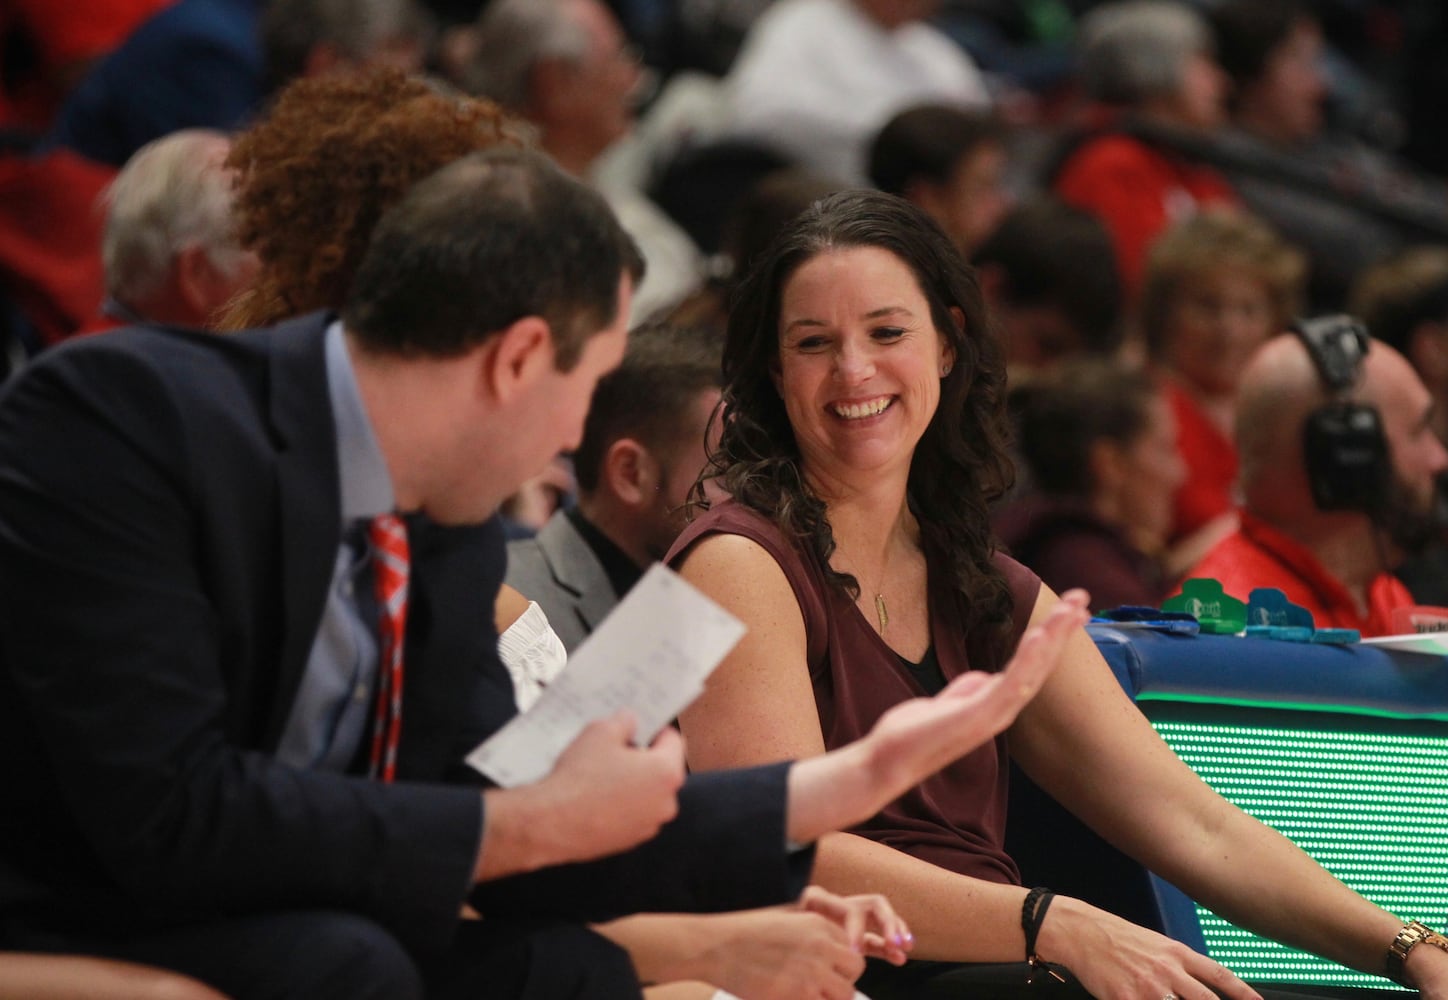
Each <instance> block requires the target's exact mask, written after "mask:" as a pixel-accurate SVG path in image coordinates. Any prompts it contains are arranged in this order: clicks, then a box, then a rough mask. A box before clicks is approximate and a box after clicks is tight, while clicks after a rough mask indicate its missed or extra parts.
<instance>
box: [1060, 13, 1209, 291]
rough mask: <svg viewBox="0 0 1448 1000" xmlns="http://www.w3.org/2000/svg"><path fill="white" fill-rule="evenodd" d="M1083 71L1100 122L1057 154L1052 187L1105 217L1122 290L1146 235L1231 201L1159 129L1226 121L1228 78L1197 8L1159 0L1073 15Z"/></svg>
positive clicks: (1187, 131)
mask: <svg viewBox="0 0 1448 1000" xmlns="http://www.w3.org/2000/svg"><path fill="white" fill-rule="evenodd" d="M1081 79H1082V85H1083V87H1084V88H1085V90H1086V94H1087V96H1088V97H1090V98H1091V99H1092V100H1093V101H1095V102H1097V103H1098V105H1099V107H1098V108H1097V109H1096V110H1097V111H1098V112H1099V114H1100V117H1101V119H1102V120H1103V121H1104V122H1105V123H1106V128H1104V129H1103V130H1101V131H1100V132H1098V133H1095V134H1088V136H1087V137H1086V138H1085V139H1084V140H1082V141H1080V143H1079V145H1077V146H1076V147H1075V149H1074V150H1072V151H1070V152H1069V153H1068V154H1067V155H1066V156H1065V158H1064V159H1063V160H1062V162H1061V164H1060V166H1059V168H1058V169H1057V170H1056V172H1055V176H1054V179H1053V181H1052V186H1053V187H1054V189H1055V191H1056V193H1057V194H1059V195H1060V196H1061V197H1062V198H1063V199H1065V200H1066V201H1067V202H1069V203H1070V204H1072V205H1075V206H1077V207H1078V208H1083V209H1085V210H1086V211H1088V212H1091V213H1092V214H1094V215H1096V216H1097V217H1098V218H1100V219H1101V221H1102V222H1104V223H1105V224H1106V228H1107V229H1108V230H1110V232H1111V238H1112V241H1113V243H1114V244H1115V247H1116V260H1117V264H1118V266H1119V267H1120V269H1121V276H1122V280H1123V282H1124V283H1125V285H1126V289H1127V292H1128V294H1129V295H1131V296H1134V295H1135V293H1136V291H1137V289H1138V287H1139V285H1140V282H1141V272H1142V265H1143V262H1144V260H1145V258H1146V251H1147V248H1148V247H1149V246H1150V245H1151V241H1152V240H1153V239H1155V238H1156V236H1157V235H1158V234H1159V233H1161V232H1162V231H1163V230H1164V229H1166V228H1167V226H1169V225H1170V224H1171V223H1173V222H1176V221H1179V220H1181V219H1185V218H1187V217H1188V216H1190V215H1192V214H1194V213H1195V212H1197V211H1198V210H1199V209H1201V208H1204V207H1206V206H1209V205H1236V204H1237V196H1236V194H1235V193H1234V192H1233V191H1232V188H1231V186H1230V185H1229V184H1228V183H1227V181H1226V180H1225V179H1224V178H1223V177H1222V176H1221V175H1220V174H1218V173H1217V172H1216V171H1215V170H1213V169H1211V168H1210V167H1206V166H1202V165H1199V164H1194V163H1191V162H1189V161H1187V160H1186V159H1183V158H1182V157H1181V156H1179V155H1177V154H1175V153H1173V152H1172V151H1171V150H1170V149H1168V148H1167V146H1166V145H1165V144H1164V143H1163V142H1160V141H1157V137H1161V138H1170V137H1172V136H1181V135H1187V136H1190V135H1194V134H1205V133H1209V132H1211V131H1214V130H1216V129H1218V128H1219V127H1220V126H1221V125H1222V124H1223V123H1224V122H1225V120H1226V110H1225V106H1224V98H1225V94H1226V87H1227V78H1226V75H1225V74H1224V73H1223V72H1222V70H1221V68H1220V67H1219V66H1218V65H1217V63H1216V61H1215V59H1214V58H1213V55H1212V36H1211V32H1210V30H1209V28H1208V26H1207V24H1206V22H1205V21H1203V20H1202V18H1201V16H1200V15H1199V14H1197V13H1196V12H1195V11H1193V10H1192V9H1191V8H1190V7H1187V6H1186V5H1184V4H1178V3H1170V2H1166V0H1123V2H1119V3H1111V4H1106V5H1103V6H1101V7H1099V8H1097V9H1095V10H1093V11H1092V12H1091V13H1090V14H1089V15H1088V16H1087V17H1086V18H1085V19H1084V20H1083V21H1082V24H1081Z"/></svg>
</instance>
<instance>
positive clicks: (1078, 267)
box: [971, 196, 1122, 376]
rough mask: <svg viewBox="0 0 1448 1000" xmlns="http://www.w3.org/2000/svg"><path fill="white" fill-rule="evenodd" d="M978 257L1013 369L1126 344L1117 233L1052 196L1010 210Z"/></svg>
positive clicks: (1016, 372)
mask: <svg viewBox="0 0 1448 1000" xmlns="http://www.w3.org/2000/svg"><path fill="white" fill-rule="evenodd" d="M971 263H973V264H974V265H975V268H976V273H977V275H978V276H979V279H980V290H981V293H982V294H983V295H984V296H985V301H986V304H987V305H988V306H989V307H990V315H991V321H992V324H993V325H994V327H995V331H996V335H997V336H998V337H999V338H1000V342H1001V350H1002V351H1003V352H1004V353H1005V357H1006V364H1007V366H1008V367H1009V368H1010V371H1011V374H1012V375H1013V376H1015V375H1019V374H1021V373H1022V372H1026V371H1029V370H1031V369H1034V368H1046V367H1049V366H1051V365H1053V364H1056V363H1057V362H1059V361H1062V360H1064V359H1066V358H1069V357H1075V356H1079V355H1083V354H1084V355H1090V356H1093V357H1110V356H1112V355H1113V354H1115V353H1116V350H1117V348H1119V347H1120V346H1121V340H1122V323H1121V320H1122V316H1121V311H1122V294H1121V279H1120V276H1119V275H1118V273H1117V270H1116V259H1115V257H1114V256H1113V255H1112V252H1111V237H1110V236H1109V235H1107V232H1106V229H1105V227H1104V226H1102V225H1101V223H1100V222H1098V221H1096V219H1095V218H1093V217H1092V216H1090V215H1088V214H1087V213H1085V212H1083V211H1082V210H1081V209H1079V208H1072V207H1071V206H1070V205H1067V204H1065V203H1064V202H1061V201H1058V200H1057V199H1055V198H1053V197H1050V196H1042V197H1037V198H1032V199H1030V200H1028V201H1024V202H1022V203H1021V204H1019V205H1017V206H1015V207H1014V208H1012V209H1011V210H1010V212H1009V213H1008V214H1007V215H1006V217H1005V218H1004V219H1003V220H1001V223H1000V225H999V226H997V227H996V230H995V232H994V233H993V234H991V236H990V237H989V238H988V239H987V240H986V241H985V243H984V244H983V245H982V246H981V247H980V248H979V249H978V250H977V251H976V252H975V256H974V257H973V258H972V260H971Z"/></svg>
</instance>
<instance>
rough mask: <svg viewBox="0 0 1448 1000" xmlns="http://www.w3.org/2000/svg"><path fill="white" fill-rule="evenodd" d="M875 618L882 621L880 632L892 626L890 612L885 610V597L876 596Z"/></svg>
mask: <svg viewBox="0 0 1448 1000" xmlns="http://www.w3.org/2000/svg"><path fill="white" fill-rule="evenodd" d="M875 617H876V618H878V619H879V620H880V631H881V632H884V631H885V628H886V627H887V626H888V625H889V624H890V612H888V611H886V610H885V595H884V594H876V595H875Z"/></svg>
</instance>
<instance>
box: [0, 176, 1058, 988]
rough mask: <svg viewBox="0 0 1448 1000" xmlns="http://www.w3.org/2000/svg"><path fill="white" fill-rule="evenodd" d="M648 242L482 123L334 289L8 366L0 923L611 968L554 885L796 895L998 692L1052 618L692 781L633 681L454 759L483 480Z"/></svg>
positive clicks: (617, 909) (473, 705)
mask: <svg viewBox="0 0 1448 1000" xmlns="http://www.w3.org/2000/svg"><path fill="white" fill-rule="evenodd" d="M635 260H636V256H635V255H634V253H633V251H632V249H631V244H630V243H629V242H628V240H627V238H626V237H625V236H624V235H623V234H622V232H621V230H620V229H619V228H618V225H617V223H616V222H615V220H614V219H613V217H612V215H611V214H610V213H609V212H608V210H607V208H606V206H605V205H604V204H603V203H602V202H601V201H600V200H599V199H598V198H597V196H596V195H593V194H592V193H590V192H589V191H587V189H585V188H583V187H582V186H580V185H578V184H577V183H576V182H574V181H571V180H569V179H568V178H566V177H565V176H564V175H562V174H561V173H559V172H558V171H557V170H556V169H555V168H553V167H551V166H550V165H549V164H548V163H547V162H546V161H545V160H544V159H542V158H541V157H539V156H537V155H535V154H529V153H524V152H518V151H507V152H495V153H490V154H482V155H480V156H477V157H472V158H469V159H467V160H464V161H461V162H459V163H456V164H454V165H453V166H451V167H449V168H447V169H446V170H444V171H442V172H440V173H439V174H438V175H436V176H434V177H433V178H431V179H429V180H428V181H426V182H424V183H423V184H422V185H419V187H418V188H417V189H416V190H414V191H413V192H412V194H411V195H410V196H409V197H408V198H407V199H405V200H404V202H403V203H402V204H401V205H399V206H398V207H397V208H396V209H394V210H393V211H392V212H391V213H389V215H388V216H387V217H385V218H384V219H383V221H382V223H381V224H380V225H379V227H378V230H377V233H376V235H375V237H374V240H373V244H372V247H371V250H370V251H369V254H368V258H367V260H366V261H365V262H364V264H363V266H362V268H361V271H360V273H359V276H358V279H357V282H356V288H357V292H356V294H354V295H353V296H352V298H351V300H350V302H349V305H348V308H347V310H346V312H345V314H344V318H343V320H342V321H339V322H333V321H331V320H330V319H328V318H324V317H308V318H303V319H300V320H297V321H293V322H291V323H288V324H283V325H282V326H280V327H277V328H274V329H271V330H263V331H257V332H254V333H251V334H244V335H240V336H237V337H232V338H214V337H209V336H204V335H191V334H187V333H185V332H183V331H176V330H172V331H164V330H143V329H136V330H130V331H122V332H119V333H114V334H108V335H106V336H104V337H97V338H89V339H88V340H87V341H85V342H81V343H76V344H73V345H67V346H65V347H64V348H61V349H59V350H57V351H55V352H53V353H51V354H49V355H47V356H45V357H43V358H42V359H40V360H39V361H38V362H37V363H36V364H35V365H34V366H32V368H31V369H30V370H29V371H28V372H27V373H26V374H25V375H23V376H22V377H21V378H19V379H18V380H17V381H16V382H15V383H13V384H12V385H11V387H10V388H9V389H8V390H7V392H6V393H5V395H4V397H3V399H0V593H3V595H4V600H3V601H0V793H3V796H4V800H5V803H6V808H5V810H4V811H3V814H0V948H26V949H30V950H50V951H77V950H84V951H90V952H93V953H98V954H103V955H109V956H114V957H120V958H128V959H133V960H139V961H143V962H148V963H151V964H155V965H160V966H165V967H168V968H173V969H177V970H180V971H182V972H186V973H188V974H190V975H193V976H196V977H197V978H199V979H202V980H203V981H205V982H207V983H210V984H212V985H214V986H216V987H218V988H219V989H221V990H223V991H225V992H227V993H229V994H231V995H233V996H236V997H253V996H269V997H270V996H297V997H302V996H306V997H324V996H338V997H343V996H345V997H370V996H376V997H389V998H405V997H419V996H423V995H427V996H462V995H467V996H480V995H488V996H498V997H512V996H528V997H544V998H547V997H615V996H633V995H636V994H637V983H636V981H635V979H634V976H633V973H632V969H631V967H630V966H629V964H628V962H627V959H626V957H625V956H624V955H623V954H622V952H620V951H619V950H617V949H616V948H614V947H613V946H612V945H610V944H608V943H606V942H604V941H602V940H601V939H599V938H597V937H595V936H594V935H592V934H591V933H589V932H587V931H585V930H583V929H582V928H581V927H579V926H577V924H576V922H578V921H583V920H593V919H600V918H603V917H606V916H609V915H613V914H619V913H624V912H631V911H634V910H638V909H654V910H677V909H701V908H721V909H722V908H738V907H744V906H751V905H758V904H761V903H767V902H770V901H775V900H781V899H785V898H789V897H790V896H791V895H792V894H793V893H795V892H797V891H798V890H799V888H800V887H801V886H802V884H803V879H804V876H805V874H806V872H805V869H807V866H808V862H809V859H810V858H809V852H808V851H807V850H805V851H797V852H793V853H790V852H787V851H786V849H785V845H786V844H787V843H795V844H807V843H809V842H811V841H813V840H814V839H815V838H817V837H818V836H819V835H820V834H822V833H823V832H825V831H826V830H829V829H832V828H835V827H838V826H840V825H842V824H846V823H849V822H854V821H857V820H858V819H861V818H863V817H864V816H866V815H868V814H870V813H872V812H873V811H874V810H875V809H876V808H878V807H879V805H880V804H882V803H883V802H884V801H886V800H887V799H888V798H890V797H893V796H894V795H895V794H898V792H899V791H901V790H902V789H903V788H904V787H907V786H908V785H909V784H910V783H913V781H914V780H917V779H918V777H919V776H921V775H922V774H924V773H927V772H928V771H930V770H933V769H934V768H936V767H939V766H940V765H942V764H943V763H945V762H946V761H947V760H949V759H953V758H954V757H955V756H957V755H958V754H959V753H962V752H964V751H965V750H967V749H969V748H970V747H971V746H974V745H975V744H976V743H978V742H979V741H980V740H981V739H983V738H986V737H988V736H989V735H991V734H993V733H994V732H995V731H998V730H999V729H1000V728H1002V727H1004V726H1005V725H1006V724H1007V722H1008V721H1009V720H1010V718H1011V717H1012V716H1013V715H1014V712H1015V711H1016V710H1018V709H1019V707H1020V706H1021V705H1022V704H1023V703H1024V701H1025V700H1026V698H1027V697H1028V695H1029V691H1030V690H1031V689H1032V688H1033V687H1034V686H1035V685H1036V684H1038V683H1039V681H1040V678H1041V676H1042V675H1043V673H1044V672H1045V670H1047V669H1049V666H1050V665H1051V663H1052V662H1053V661H1054V656H1055V653H1056V651H1057V650H1058V649H1059V645H1060V643H1061V642H1062V641H1063V639H1064V634H1065V632H1064V629H1065V627H1066V625H1068V624H1070V622H1069V621H1068V620H1067V619H1066V618H1064V617H1063V618H1062V619H1061V621H1060V622H1059V623H1058V626H1057V628H1056V629H1055V630H1054V631H1053V632H1051V633H1049V634H1047V635H1046V636H1045V637H1044V638H1042V639H1040V640H1039V641H1037V642H1036V643H1035V644H1034V645H1033V646H1030V647H1029V648H1028V649H1027V650H1026V652H1025V654H1024V655H1023V656H1022V657H1018V661H1019V662H1020V663H1021V664H1022V669H1019V670H1016V671H1015V672H1012V673H1009V674H1008V675H1005V678H1004V681H1005V682H1004V683H995V684H989V685H985V686H982V685H981V684H980V683H979V681H978V679H977V681H976V682H973V683H972V684H970V685H961V686H958V687H957V688H956V689H954V693H953V694H952V695H948V696H945V697H942V698H938V699H936V700H934V701H932V702H922V703H915V704H913V705H912V706H909V707H907V709H906V710H905V711H902V712H900V713H897V714H895V715H894V717H893V719H892V718H888V717H887V718H886V719H885V720H883V721H882V723H881V725H880V726H879V727H878V728H877V730H876V731H875V732H874V733H872V735H871V736H870V737H867V738H866V739H865V740H864V741H861V742H860V743H857V744H854V745H853V746H852V747H849V748H846V749H845V750H842V751H838V752H836V753H834V754H830V755H826V756H825V757H821V758H816V759H813V760H810V761H806V762H802V763H799V764H795V765H777V766H773V767H766V768H761V769H756V770H752V771H745V772H738V773H732V774H731V773H725V774H722V775H719V776H707V777H706V778H702V779H693V780H690V781H689V782H688V783H686V784H683V785H682V790H681V783H682V782H683V767H682V750H681V746H680V743H679V740H678V737H677V736H676V735H675V734H673V733H671V732H666V733H665V734H664V735H663V736H662V737H661V738H660V739H659V740H658V741H656V742H655V743H654V744H653V746H651V747H648V748H635V747H633V746H631V745H630V742H629V738H630V736H631V733H632V723H631V721H630V720H629V719H627V718H626V717H616V718H612V719H608V720H604V721H601V722H598V723H595V724H594V725H593V726H591V727H589V728H588V729H587V730H585V732H584V733H583V735H581V736H580V737H579V739H578V740H577V741H576V742H575V743H574V744H573V745H572V746H571V747H570V748H569V749H568V750H567V751H566V752H565V753H564V755H563V757H562V758H561V759H560V760H559V762H558V764H557V765H556V766H555V768H554V770H553V771H552V772H551V773H550V774H549V775H548V777H547V778H545V779H544V780H542V781H540V782H539V783H537V784H535V785H531V786H526V787H523V788H518V789H510V790H500V789H487V790H484V791H482V792H481V793H480V792H479V790H478V789H477V788H476V787H469V785H468V784H467V783H466V782H467V775H465V774H464V773H463V771H462V768H461V765H460V764H459V760H460V758H461V756H462V754H463V753H465V752H466V751H467V750H468V749H470V747H471V746H472V745H473V744H474V743H475V742H476V741H477V740H478V739H479V738H480V737H482V736H483V735H485V734H487V733H488V732H491V731H492V730H493V729H495V728H496V726H497V725H498V724H499V723H500V722H501V721H502V720H503V719H504V718H506V716H507V715H508V714H509V713H510V712H511V704H512V693H511V688H510V684H509V681H508V678H507V675H506V673H505V672H504V671H503V669H502V667H501V666H500V664H499V663H498V659H497V652H496V637H495V635H494V634H493V631H492V627H491V624H490V616H489V615H488V614H487V613H486V610H485V609H487V608H488V607H490V606H491V597H492V595H493V594H494V593H495V592H496V589H497V586H498V583H499V581H500V580H501V577H502V571H503V547H502V539H501V535H500V533H499V531H498V530H497V527H496V522H493V521H490V520H489V518H490V517H491V515H492V513H493V511H494V509H495V508H496V506H497V503H498V502H499V501H500V500H501V499H502V497H503V496H504V495H506V494H507V492H508V491H510V490H511V489H513V488H514V487H515V486H516V484H517V483H518V482H520V481H521V480H522V479H523V478H524V477H525V476H527V475H528V474H529V473H531V472H533V471H534V470H535V469H536V468H537V467H538V466H539V465H540V464H541V463H542V462H543V461H544V460H545V459H546V458H547V457H548V456H550V455H551V454H553V453H554V452H555V451H557V450H558V449H560V448H566V447H572V446H574V445H576V443H577V437H578V434H579V429H580V427H581V424H582V419H583V411H584V410H585V409H586V407H587V403H588V397H589V394H590V393H591V391H592V389H593V385H594V382H595V381H596V380H597V378H598V377H599V375H601V374H602V373H603V372H604V371H606V370H607V369H608V368H610V367H612V366H613V365H614V364H616V363H617V361H618V359H619V356H620V355H621V354H622V352H623V347H624V341H625V337H626V333H625V326H624V320H623V317H624V316H626V315H627V306H628V297H629V293H630V288H631V283H632V275H633V274H634V273H635V271H636V267H635V265H634V261H635ZM394 510H396V511H404V512H408V532H407V535H408V539H409V543H410V556H409V557H408V560H407V561H408V562H410V569H409V570H408V579H409V590H410V593H409V595H408V602H407V608H408V610H407V620H406V626H405V633H404V634H405V636H406V643H405V650H404V655H403V658H402V662H401V666H400V668H393V667H392V666H391V665H390V664H384V659H385V658H386V657H387V647H386V644H385V640H384V641H383V642H382V643H381V644H379V642H378V641H377V640H375V639H372V638H369V636H370V635H371V634H372V633H371V632H370V630H369V629H368V628H367V627H366V626H369V625H371V624H373V623H374V620H375V619H379V618H381V619H387V618H389V616H390V615H391V613H392V611H391V607H390V605H388V606H384V607H381V608H378V607H374V606H373V605H372V604H371V603H370V602H369V601H368V600H367V599H366V598H365V597H364V596H363V591H364V590H365V589H366V588H365V587H364V586H362V585H363V584H366V583H370V582H372V578H374V577H375V578H383V577H385V576H386V575H387V570H386V569H385V567H384V564H387V563H389V560H391V559H392V558H393V555H394V554H393V553H391V551H390V550H389V554H388V555H386V556H383V555H380V554H377V553H371V552H370V550H369V549H368V548H367V546H366V545H363V544H359V541H358V535H359V532H358V528H359V526H361V525H363V524H365V523H367V522H369V521H370V520H371V519H372V518H373V517H374V515H384V516H385V515H387V514H389V512H391V511H394ZM374 564H375V566H376V568H375V572H374ZM379 599H380V600H386V601H389V602H390V600H391V598H390V597H387V596H386V595H382V597H380V598H379ZM480 609H483V610H480ZM397 669H400V670H401V671H402V674H401V675H400V676H398V678H397V682H396V683H397V688H396V689H394V691H393V692H392V693H394V694H395V695H396V697H395V698H391V697H387V696H386V695H385V694H384V693H386V692H388V685H389V678H391V677H392V676H395V672H394V671H395V670H397ZM398 713H400V715H399V714H398ZM392 719H398V720H400V733H401V735H400V741H398V742H396V743H394V742H393V740H392V737H391V735H390V734H392V733H395V732H396V729H395V726H394V724H393V722H392V721H391V720H392ZM394 752H395V775H393V774H391V773H390V772H391V771H392V766H391V763H390V758H391V756H392V754H393V753H394ZM369 770H370V771H373V772H376V773H378V774H379V775H380V777H381V778H382V779H384V780H369V778H368V777H367V776H366V775H367V773H368V772H369ZM388 779H393V780H388ZM661 825H662V830H660V827H661ZM640 844H642V845H643V846H641V847H640V846H638V845H640ZM580 862H582V863H580ZM465 901H467V902H469V903H471V905H472V906H473V907H475V908H476V909H477V910H478V911H479V912H480V913H481V914H482V915H483V919H482V920H481V921H466V920H464V921H460V920H459V919H458V917H459V913H460V911H461V910H462V908H463V904H464V902H465ZM570 922H573V923H570Z"/></svg>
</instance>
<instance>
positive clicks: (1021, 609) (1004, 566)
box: [991, 550, 1041, 639]
mask: <svg viewBox="0 0 1448 1000" xmlns="http://www.w3.org/2000/svg"><path fill="white" fill-rule="evenodd" d="M991 563H992V564H993V565H994V566H995V568H996V569H997V570H998V571H999V572H1000V574H1001V576H1003V577H1005V581H1006V586H1007V587H1009V588H1010V592H1011V624H1012V626H1013V627H1014V629H1015V636H1016V638H1017V639H1019V638H1020V636H1021V633H1023V632H1025V630H1026V625H1027V624H1028V623H1029V622H1030V620H1031V612H1032V611H1034V610H1035V608H1036V598H1037V597H1038V596H1040V593H1041V578H1040V577H1039V576H1037V575H1036V574H1035V573H1034V572H1032V571H1031V570H1030V569H1028V568H1027V567H1025V566H1023V565H1022V564H1020V563H1018V562H1016V561H1015V560H1014V559H1012V558H1011V557H1010V556H1008V555H1006V554H1005V553H1004V552H1001V551H999V550H997V551H996V552H994V553H993V554H992V555H991Z"/></svg>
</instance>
